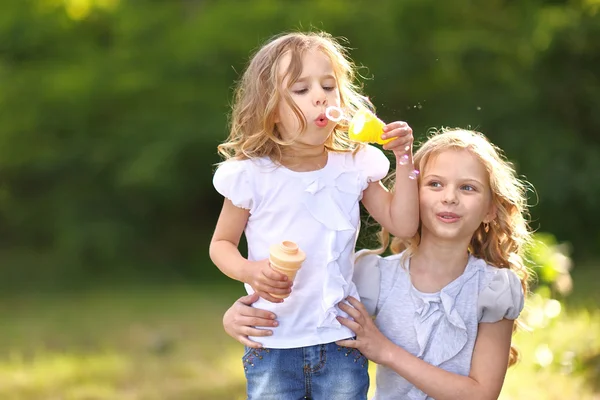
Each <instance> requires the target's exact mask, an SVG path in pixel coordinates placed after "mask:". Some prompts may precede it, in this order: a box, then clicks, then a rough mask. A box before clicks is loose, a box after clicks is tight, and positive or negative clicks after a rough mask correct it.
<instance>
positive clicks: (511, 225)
mask: <svg viewBox="0 0 600 400" xmlns="http://www.w3.org/2000/svg"><path fill="white" fill-rule="evenodd" d="M414 162H415V165H416V166H417V168H418V169H419V170H420V171H421V176H420V178H419V197H420V199H419V202H420V218H421V224H420V227H419V231H418V233H417V235H416V236H415V237H413V238H412V239H411V240H410V241H408V243H407V246H406V249H405V250H404V251H403V252H400V250H401V249H402V247H403V243H402V242H401V241H400V240H399V239H397V238H395V239H394V240H393V241H392V244H391V250H392V252H393V253H395V255H392V256H389V257H385V258H382V257H380V256H379V255H377V253H381V251H383V249H384V248H385V247H386V244H387V235H383V238H384V239H385V240H383V243H384V246H382V249H380V250H379V251H375V252H373V251H363V252H362V253H360V254H358V261H357V264H356V273H355V275H354V279H355V282H356V284H357V285H358V286H359V293H360V295H361V298H362V299H363V302H364V304H362V303H360V302H359V301H358V300H356V299H354V298H352V297H349V298H348V300H349V302H350V304H351V306H350V305H347V304H342V303H341V304H340V308H341V309H342V310H344V311H346V312H347V313H348V314H349V315H350V316H351V317H352V318H353V320H350V319H347V318H343V317H338V320H339V321H340V322H341V323H342V324H343V325H344V326H347V327H348V328H350V329H352V330H353V331H354V332H355V333H356V335H357V337H356V340H342V341H339V342H338V344H340V345H342V346H346V347H352V348H355V349H358V350H360V351H361V352H362V353H363V354H364V355H365V356H366V357H368V358H369V359H370V360H372V361H374V362H376V363H377V364H379V365H378V368H377V388H376V393H375V398H376V399H382V400H388V399H431V398H435V399H438V400H444V399H478V400H479V399H496V398H498V395H499V393H500V390H501V388H502V383H503V380H504V376H505V374H506V369H507V366H509V365H512V364H514V363H515V362H516V360H517V351H516V349H514V348H513V347H511V334H512V332H513V331H514V327H515V325H514V320H515V319H516V318H517V317H518V315H519V313H520V312H521V310H522V308H523V302H524V293H526V292H527V277H528V274H527V271H526V269H525V267H524V264H523V259H522V252H523V247H524V245H525V244H526V243H527V242H528V241H529V239H530V235H531V233H530V230H529V229H528V226H527V223H526V220H525V218H524V215H525V211H526V198H525V186H524V185H523V183H522V182H520V181H519V180H518V179H517V177H516V175H515V172H514V170H513V168H512V166H511V165H510V164H509V163H508V162H507V161H505V160H504V159H503V158H502V157H501V153H500V151H499V150H498V149H497V148H495V147H494V146H493V145H492V144H491V143H489V142H488V141H487V139H486V138H485V137H484V136H483V135H481V134H479V133H476V132H471V131H465V130H444V131H442V132H441V133H439V134H437V135H435V136H433V137H432V138H430V139H429V140H428V141H427V142H426V143H425V144H424V145H423V146H422V147H421V148H420V149H419V150H418V151H417V152H416V154H415V158H414ZM398 253H399V254H398ZM253 300H254V299H253V298H248V297H247V298H244V299H243V302H237V304H236V305H235V306H234V307H232V308H231V309H230V310H229V311H228V312H227V313H226V315H225V318H224V326H225V328H226V331H227V332H228V333H229V334H230V335H232V336H233V337H236V338H237V339H238V340H240V341H242V342H244V343H246V345H248V346H252V347H260V345H259V344H258V343H255V342H249V341H248V338H247V337H246V336H245V335H248V334H255V335H256V334H260V335H263V334H268V331H265V330H260V331H257V330H255V328H253V327H252V325H254V326H267V327H268V326H272V323H273V320H272V319H271V317H272V315H271V313H267V312H264V311H260V310H255V309H251V312H248V308H249V307H247V306H245V305H244V303H250V302H251V301H253ZM368 309H369V310H368ZM369 311H370V312H369ZM370 313H372V314H374V315H376V319H375V321H374V322H373V320H372V319H371V318H370V316H369V314H370ZM257 336H258V335H257Z"/></svg>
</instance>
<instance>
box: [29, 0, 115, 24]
mask: <svg viewBox="0 0 600 400" xmlns="http://www.w3.org/2000/svg"><path fill="white" fill-rule="evenodd" d="M119 2H120V0H40V5H41V6H42V7H43V8H44V7H46V8H54V7H64V9H65V11H66V13H67V15H68V16H69V18H71V19H73V20H76V21H79V20H82V19H85V18H86V17H87V16H88V15H89V14H90V13H91V12H92V10H93V9H94V8H98V9H101V10H106V11H112V10H114V9H116V8H117V6H118V5H119Z"/></svg>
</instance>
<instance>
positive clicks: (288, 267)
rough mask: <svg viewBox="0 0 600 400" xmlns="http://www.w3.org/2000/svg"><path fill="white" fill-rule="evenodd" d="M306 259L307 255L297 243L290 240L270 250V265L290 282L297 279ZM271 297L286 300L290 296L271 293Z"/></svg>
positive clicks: (275, 245) (273, 246)
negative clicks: (297, 274)
mask: <svg viewBox="0 0 600 400" xmlns="http://www.w3.org/2000/svg"><path fill="white" fill-rule="evenodd" d="M305 259H306V254H305V253H304V252H303V251H302V250H300V248H299V247H298V245H297V244H296V243H294V242H292V241H289V240H286V241H283V242H281V243H277V244H274V245H272V246H271V247H270V248H269V263H270V264H271V268H273V269H274V270H275V271H277V272H281V273H282V274H285V275H286V276H287V277H288V278H289V280H290V281H293V280H294V279H295V278H296V273H297V272H298V270H299V269H300V267H301V266H302V262H304V260H305ZM271 296H273V297H277V298H278V299H285V298H286V297H288V296H289V294H284V295H279V294H272V293H271Z"/></svg>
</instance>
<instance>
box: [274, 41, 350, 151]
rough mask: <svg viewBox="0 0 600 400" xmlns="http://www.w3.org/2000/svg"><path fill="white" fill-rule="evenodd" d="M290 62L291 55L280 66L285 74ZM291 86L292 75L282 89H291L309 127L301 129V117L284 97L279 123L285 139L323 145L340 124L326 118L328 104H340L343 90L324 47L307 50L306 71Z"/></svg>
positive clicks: (292, 95) (278, 110) (278, 114)
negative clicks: (324, 51) (299, 117)
mask: <svg viewBox="0 0 600 400" xmlns="http://www.w3.org/2000/svg"><path fill="white" fill-rule="evenodd" d="M290 61H291V55H289V54H287V55H285V56H284V57H283V58H282V60H281V62H280V65H279V73H280V74H281V75H283V74H284V73H285V72H286V71H287V69H288V66H289V63H290ZM288 85H289V77H286V78H285V79H284V80H283V82H282V86H283V87H282V88H281V89H282V90H283V91H288V93H289V94H290V97H291V98H292V100H293V101H294V102H295V103H296V105H297V106H298V108H299V109H300V111H301V112H302V114H303V115H304V118H305V119H306V128H305V129H304V131H302V132H300V129H301V124H300V121H299V120H298V117H297V116H296V114H294V111H293V110H292V108H291V107H290V106H289V105H288V104H287V102H286V101H285V100H281V101H280V102H279V105H278V107H277V112H276V118H275V122H276V125H277V129H278V131H279V132H280V134H281V136H282V139H284V140H292V139H296V143H297V144H301V145H308V146H321V145H323V144H324V143H325V142H326V140H327V138H328V137H329V135H331V133H332V132H333V128H334V127H335V125H336V124H335V122H332V121H330V120H328V119H327V118H326V117H325V109H326V108H327V107H328V106H338V107H339V106H340V91H339V89H338V86H337V80H336V78H335V74H334V71H333V66H332V64H331V60H330V59H329V57H327V56H326V55H325V53H323V52H322V51H320V50H317V49H313V50H309V51H307V52H306V53H305V54H304V56H303V58H302V73H301V74H300V77H299V79H298V80H297V81H296V82H294V83H293V84H292V86H291V87H290V88H289V89H288ZM299 134H300V135H299ZM298 135H299V136H298Z"/></svg>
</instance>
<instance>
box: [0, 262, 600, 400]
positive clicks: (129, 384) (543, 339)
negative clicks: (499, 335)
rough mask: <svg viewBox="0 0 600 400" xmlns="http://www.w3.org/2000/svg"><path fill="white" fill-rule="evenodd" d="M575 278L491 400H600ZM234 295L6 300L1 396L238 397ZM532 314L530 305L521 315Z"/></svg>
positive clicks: (584, 293) (599, 372)
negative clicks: (225, 317)
mask: <svg viewBox="0 0 600 400" xmlns="http://www.w3.org/2000/svg"><path fill="white" fill-rule="evenodd" d="M574 275H575V293H574V294H573V295H572V296H571V298H569V301H567V302H566V306H565V308H564V309H563V310H562V312H561V313H560V315H558V316H557V317H555V318H549V317H548V316H547V315H545V316H544V317H543V318H538V319H537V320H536V321H537V325H538V326H539V327H538V328H536V329H535V330H533V331H532V332H525V331H522V332H520V333H519V334H518V335H517V337H516V343H517V344H518V345H519V347H520V349H521V352H522V356H523V360H522V362H521V363H520V364H519V365H518V366H516V367H514V368H511V369H510V371H509V373H508V376H507V380H506V384H505V387H504V390H503V393H502V397H501V399H504V400H508V399H549V400H552V399H561V400H570V399H578V400H579V399H581V400H586V399H590V400H591V399H594V400H596V399H600V394H599V392H600V387H595V388H594V382H599V381H600V360H599V358H600V356H599V355H600V311H599V310H598V308H599V307H600V297H599V295H598V292H597V291H596V290H595V282H597V281H598V279H599V278H600V270H597V269H593V268H586V269H585V270H581V271H577V270H575V271H574ZM241 290H242V288H241V286H232V285H228V286H222V287H211V288H210V289H208V288H206V287H203V286H182V285H181V286H177V285H165V287H137V288H134V287H130V288H105V289H98V290H95V291H85V292H81V293H70V294H37V295H26V296H25V295H23V296H11V297H8V298H4V299H2V300H0V321H1V324H0V399H3V400H33V399H35V400H108V399H110V400H155V399H156V400H166V399H169V400H187V399H190V400H191V399H194V400H196V399H210V400H225V399H227V400H236V399H244V398H245V396H244V392H245V390H244V389H245V383H244V375H243V368H242V366H241V361H240V358H241V355H242V350H243V349H242V346H241V345H240V344H238V343H237V342H235V341H234V340H233V339H231V338H229V337H228V336H226V335H225V334H224V332H223V330H222V327H221V316H222V314H223V312H224V311H225V309H226V308H227V307H228V306H229V305H230V304H231V303H232V302H233V299H235V298H237V295H238V294H240V292H241ZM538 306H540V304H536V303H535V300H532V302H530V304H529V308H530V312H531V313H533V312H534V311H531V310H535V309H536V307H538ZM550 354H551V357H552V359H551V360H550V361H549V359H550ZM370 372H371V373H373V372H374V366H371V370H370ZM373 377H374V376H373Z"/></svg>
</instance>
